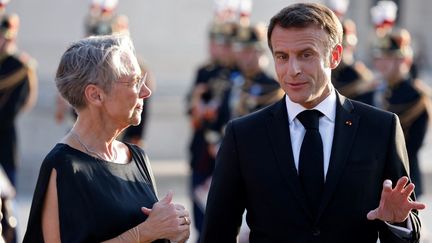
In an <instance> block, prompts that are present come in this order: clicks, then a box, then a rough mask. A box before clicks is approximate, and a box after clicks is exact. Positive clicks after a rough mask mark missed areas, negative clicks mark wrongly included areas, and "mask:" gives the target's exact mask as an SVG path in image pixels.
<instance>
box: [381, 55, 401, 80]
mask: <svg viewBox="0 0 432 243" xmlns="http://www.w3.org/2000/svg"><path fill="white" fill-rule="evenodd" d="M374 64H375V68H376V70H377V71H378V72H379V74H380V75H381V77H382V78H383V79H384V80H386V81H387V82H390V83H394V82H395V81H399V80H397V79H400V78H401V76H402V71H403V69H404V64H405V62H404V58H401V57H396V56H392V55H383V56H380V57H376V58H375V59H374Z"/></svg>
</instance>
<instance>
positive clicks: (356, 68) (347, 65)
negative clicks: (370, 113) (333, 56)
mask: <svg viewBox="0 0 432 243" xmlns="http://www.w3.org/2000/svg"><path fill="white" fill-rule="evenodd" d="M342 26H343V30H344V36H343V42H342V45H343V47H344V49H343V55H342V60H341V63H340V64H339V66H338V67H337V68H335V69H334V70H333V71H332V82H333V85H334V87H335V88H336V89H337V90H338V91H339V92H340V93H341V94H343V95H344V96H346V97H348V98H351V99H353V100H357V101H361V102H363V103H366V104H369V105H375V91H376V89H377V87H378V82H377V81H376V80H374V77H373V73H372V72H371V71H370V70H369V69H368V68H367V67H366V65H365V64H364V63H363V62H361V61H356V60H355V57H354V51H355V47H356V45H357V36H356V26H355V23H354V22H353V21H352V20H350V19H345V20H343V21H342Z"/></svg>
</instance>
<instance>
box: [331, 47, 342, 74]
mask: <svg viewBox="0 0 432 243" xmlns="http://www.w3.org/2000/svg"><path fill="white" fill-rule="evenodd" d="M342 51H343V47H342V45H341V44H336V46H335V47H333V49H332V50H331V53H330V68H331V69H335V68H336V67H337V66H338V65H339V63H340V62H341V60H342Z"/></svg>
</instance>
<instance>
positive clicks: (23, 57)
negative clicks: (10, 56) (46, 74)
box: [14, 52, 37, 70]
mask: <svg viewBox="0 0 432 243" xmlns="http://www.w3.org/2000/svg"><path fill="white" fill-rule="evenodd" d="M14 56H15V58H17V59H18V60H19V61H20V62H21V63H22V64H23V65H24V66H25V67H26V68H28V69H32V70H34V69H36V67H37V61H36V59H34V58H33V57H31V56H30V55H29V54H27V53H26V52H18V53H16V54H14Z"/></svg>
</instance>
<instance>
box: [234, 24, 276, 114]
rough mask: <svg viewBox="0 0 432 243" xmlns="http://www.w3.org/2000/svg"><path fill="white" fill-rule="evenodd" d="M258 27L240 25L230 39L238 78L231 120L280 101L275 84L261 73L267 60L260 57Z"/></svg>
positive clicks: (261, 31)
mask: <svg viewBox="0 0 432 243" xmlns="http://www.w3.org/2000/svg"><path fill="white" fill-rule="evenodd" d="M264 36H265V27H264V26H262V25H255V26H253V25H250V26H242V25H240V26H239V28H238V30H237V32H236V36H235V39H234V53H235V58H236V63H237V66H238V67H239V70H240V72H241V75H240V76H238V77H237V79H236V80H235V81H234V82H235V83H236V84H237V85H238V86H239V93H238V97H236V98H234V99H235V100H236V101H237V102H235V103H234V104H233V111H232V117H240V116H243V115H246V114H249V113H252V112H254V111H257V110H259V109H261V108H264V107H266V106H267V105H270V104H272V103H274V102H276V101H278V100H279V99H281V98H282V96H283V94H284V92H283V90H282V89H281V88H280V86H279V83H278V82H277V81H276V80H274V79H273V78H272V77H270V76H269V75H268V74H266V73H265V72H264V67H263V66H264V65H265V64H267V63H268V62H267V59H266V58H267V57H266V56H265V55H264V47H263V41H262V40H263V39H264Z"/></svg>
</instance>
